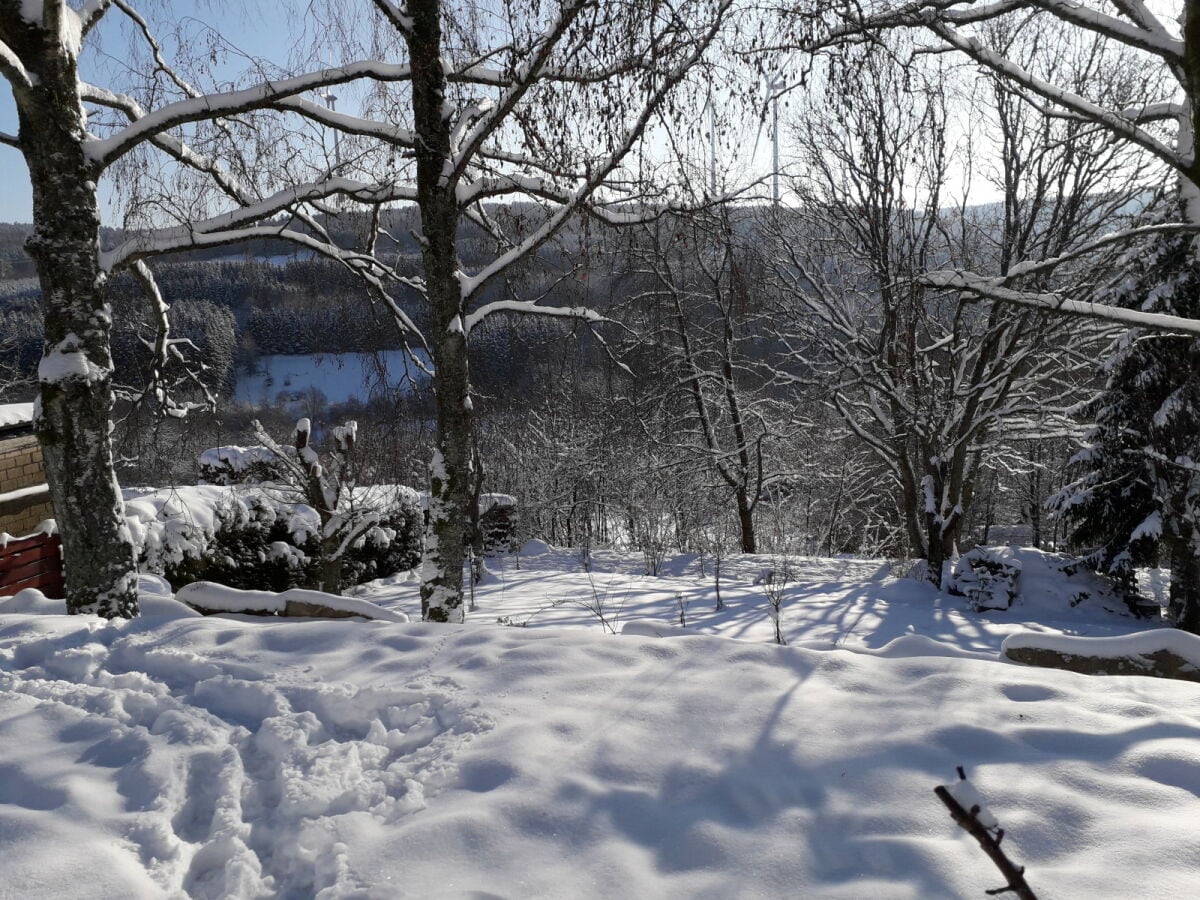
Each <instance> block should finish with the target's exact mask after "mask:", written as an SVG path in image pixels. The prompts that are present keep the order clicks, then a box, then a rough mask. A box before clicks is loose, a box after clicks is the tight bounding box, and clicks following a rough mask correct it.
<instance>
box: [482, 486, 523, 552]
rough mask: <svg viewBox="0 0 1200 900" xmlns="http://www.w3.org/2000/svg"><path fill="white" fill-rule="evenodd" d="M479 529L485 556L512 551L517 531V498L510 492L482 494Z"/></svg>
mask: <svg viewBox="0 0 1200 900" xmlns="http://www.w3.org/2000/svg"><path fill="white" fill-rule="evenodd" d="M479 530H480V531H481V532H482V543H483V554H484V556H501V555H506V554H509V553H512V552H513V550H514V549H516V547H515V541H516V531H517V499H516V498H515V497H511V496H509V495H508V494H481V495H480V497H479Z"/></svg>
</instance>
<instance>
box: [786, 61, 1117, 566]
mask: <svg viewBox="0 0 1200 900" xmlns="http://www.w3.org/2000/svg"><path fill="white" fill-rule="evenodd" d="M911 49H912V48H911V45H909V46H908V47H907V51H908V52H911ZM889 50H890V52H889ZM905 50H906V47H905V45H904V43H903V42H895V43H893V45H892V47H891V48H889V47H886V46H878V45H873V46H869V47H854V48H849V49H846V50H845V51H843V52H842V53H841V54H840V55H839V56H837V57H835V58H834V59H833V60H832V61H831V62H830V65H829V69H828V70H827V72H826V84H827V91H826V93H825V95H824V97H822V98H817V99H814V101H813V102H812V104H811V105H809V106H808V107H807V108H806V110H805V112H804V113H803V114H802V115H801V117H800V118H799V119H798V122H797V130H796V133H795V140H796V143H797V146H798V148H799V152H800V155H801V161H802V164H803V169H804V174H802V175H800V176H799V177H798V178H797V179H796V180H795V184H794V190H795V191H796V192H797V193H798V194H799V195H800V197H801V198H802V200H803V201H804V202H803V205H802V206H801V207H800V209H799V210H798V211H797V212H795V213H794V214H790V213H788V214H782V215H781V216H780V217H779V218H778V220H777V221H778V242H777V243H778V246H779V248H780V258H781V260H782V263H781V265H780V266H779V269H778V275H779V281H780V287H781V289H782V291H783V293H784V295H785V296H786V297H789V298H791V301H792V302H793V303H794V304H795V321H796V322H797V323H798V324H799V326H800V327H799V329H798V331H797V332H796V333H795V334H793V335H792V336H791V337H789V338H788V342H789V345H790V346H791V348H792V352H793V355H794V356H796V357H799V358H802V359H806V360H809V361H811V362H812V363H813V364H814V368H813V370H812V371H811V372H809V373H808V374H807V375H806V376H804V377H802V378H801V379H800V380H801V381H806V382H809V383H811V382H812V381H814V380H817V381H819V382H823V383H825V384H828V385H831V388H830V390H829V392H828V394H827V396H828V399H829V402H830V403H831V404H832V405H833V406H834V408H836V409H837V411H838V412H839V414H840V415H841V416H842V418H843V419H844V420H845V422H846V423H847V425H848V426H849V427H850V428H851V430H852V431H853V432H854V434H855V435H856V436H857V437H858V438H859V439H860V440H861V441H863V442H864V443H865V444H866V446H868V447H869V448H871V450H872V451H873V453H874V454H875V455H876V457H877V458H878V460H879V461H880V462H881V463H882V464H883V465H885V466H886V467H887V469H888V470H889V472H890V473H891V476H892V478H893V479H894V484H895V486H896V490H897V496H898V500H897V506H898V507H899V509H900V511H901V515H902V520H903V527H904V529H905V532H906V534H907V536H908V540H909V543H910V549H911V551H912V552H913V553H914V554H915V555H918V556H920V557H923V558H925V559H927V560H928V561H929V566H928V570H927V571H928V577H929V579H930V580H931V581H933V582H935V583H939V584H940V582H941V578H942V571H943V564H944V562H945V560H946V559H948V558H949V557H950V555H951V553H952V552H953V550H954V547H955V545H956V542H957V541H958V539H959V537H960V535H961V531H962V527H963V524H964V521H965V519H964V516H965V512H966V510H967V509H968V508H969V506H970V504H971V502H972V500H973V497H974V493H975V490H976V484H977V480H978V477H979V474H980V471H981V467H982V466H983V465H985V463H986V462H990V461H992V460H994V458H995V457H996V456H997V454H999V453H1000V452H1001V451H1002V450H1003V449H1004V448H1005V447H1006V446H1010V445H1008V444H1006V443H1005V442H1006V441H1011V440H1013V439H1015V438H1018V437H1037V436H1039V435H1044V434H1054V433H1062V432H1063V430H1064V429H1067V428H1069V427H1070V422H1069V421H1068V420H1067V419H1066V417H1065V415H1064V414H1063V413H1064V412H1065V409H1066V407H1067V406H1068V405H1069V403H1070V401H1071V400H1072V399H1073V390H1072V388H1073V384H1072V379H1071V377H1070V374H1071V371H1072V369H1073V368H1077V367H1078V366H1079V365H1080V364H1081V361H1082V360H1081V357H1080V355H1079V354H1078V353H1077V352H1074V351H1072V350H1071V349H1070V342H1068V341H1067V340H1066V337H1067V336H1068V334H1070V335H1071V337H1072V339H1074V338H1076V337H1078V335H1077V334H1076V333H1075V332H1069V331H1068V329H1066V328H1065V327H1064V326H1063V324H1062V323H1061V322H1059V321H1056V320H1054V319H1051V318H1049V317H1047V316H1045V315H1038V314H1034V313H1029V312H1020V311H1013V310H1010V309H1007V308H1005V307H1003V306H994V305H986V304H985V305H979V304H975V305H970V304H968V305H964V304H962V303H961V302H960V299H961V298H960V297H958V296H957V295H956V294H954V293H953V292H945V291H942V290H938V289H934V286H932V285H930V284H929V283H928V282H926V281H925V280H924V279H923V278H922V275H923V273H925V272H927V271H929V270H930V269H932V268H937V267H939V266H944V265H946V264H947V263H950V262H952V261H954V260H969V261H971V264H975V265H981V266H982V265H988V266H1002V267H1003V266H1008V265H1011V264H1012V260H1013V258H1014V257H1013V254H1014V253H1020V252H1022V251H1021V250H1020V249H1017V248H1021V247H1025V246H1028V245H1030V244H1036V243H1039V242H1040V243H1042V244H1049V245H1050V246H1053V247H1055V248H1066V247H1070V246H1076V245H1077V244H1078V242H1080V241H1081V240H1084V239H1086V238H1087V236H1088V235H1089V234H1092V233H1094V232H1095V230H1096V229H1098V228H1100V227H1101V221H1102V220H1103V218H1104V217H1103V216H1102V215H1099V214H1096V213H1095V212H1094V211H1093V208H1092V206H1091V205H1090V204H1093V203H1099V202H1100V201H1095V200H1090V199H1089V197H1090V193H1091V191H1092V189H1093V187H1094V185H1095V183H1096V181H1097V180H1098V179H1101V180H1102V179H1103V178H1105V177H1106V173H1107V171H1108V169H1107V168H1106V166H1105V164H1104V161H1105V157H1104V154H1103V152H1097V148H1096V146H1095V145H1096V144H1100V143H1102V142H1100V141H1097V140H1095V139H1094V136H1093V138H1092V140H1091V141H1090V142H1089V140H1088V135H1086V134H1082V135H1081V134H1071V133H1068V134H1060V133H1057V132H1047V131H1045V130H1043V131H1042V132H1036V133H1035V134H1034V135H1033V136H1031V135H1030V134H1028V133H1027V132H1028V131H1029V129H1028V128H1018V127H1016V126H1014V125H1013V124H1012V122H1011V121H1005V120H1004V119H1003V116H1001V117H1000V119H1001V130H1002V134H1003V135H1004V138H1005V144H1004V150H1005V153H1004V154H1003V155H1002V157H1001V158H1002V159H1003V160H1004V162H1003V163H1002V172H1001V181H1002V184H1003V189H1004V197H1005V203H1004V205H1003V218H1002V220H1001V221H998V222H997V221H994V220H993V217H991V216H990V214H989V211H988V210H986V208H985V209H983V210H980V209H975V208H971V207H969V206H968V205H967V204H966V200H965V197H966V196H967V193H966V192H967V189H968V188H969V185H967V186H962V187H960V188H958V189H959V190H961V191H962V193H961V194H959V196H958V198H957V205H955V203H954V202H953V201H954V200H955V198H954V197H953V196H952V192H953V191H955V188H954V186H952V184H951V182H950V178H949V172H950V167H951V165H952V161H954V162H956V163H958V164H964V165H965V164H966V162H967V161H968V159H969V154H963V155H961V156H959V155H957V151H956V148H955V146H954V145H953V144H952V143H951V134H952V128H951V124H950V123H951V117H952V115H953V114H954V110H955V105H954V102H953V101H952V99H951V97H950V95H949V90H950V86H949V82H948V80H947V75H946V74H945V72H944V71H943V70H942V69H941V68H940V67H935V66H932V65H921V64H920V62H919V58H918V60H916V61H911V60H906V58H905V57H904V56H903V55H902V56H900V58H899V59H897V57H896V56H895V54H896V53H897V52H901V53H903V52H904V51H905ZM999 96H1001V98H1002V99H1003V96H1004V95H1003V94H1001V95H999ZM1035 138H1036V139H1035ZM1055 147H1062V148H1065V149H1062V150H1052V149H1051V148H1055ZM1080 160H1082V162H1080ZM1089 160H1095V161H1096V164H1095V165H1094V167H1092V168H1089ZM1004 166H1007V168H1003V167H1004ZM1102 183H1103V182H1102ZM1063 185H1065V186H1066V188H1067V190H1066V191H1065V192H1062V191H1060V190H1059V188H1060V187H1062V186H1063ZM1031 187H1032V188H1033V189H1032V190H1031ZM1127 198H1128V189H1126V192H1125V193H1123V194H1121V200H1118V201H1116V203H1117V204H1119V203H1120V202H1123V201H1124V200H1125V199H1127ZM1113 202H1114V201H1113V199H1112V198H1108V199H1106V200H1105V201H1104V203H1103V204H1101V208H1102V210H1103V209H1107V208H1108V207H1107V204H1109V203H1113ZM1076 331H1077V330H1076ZM1049 347H1055V348H1056V352H1054V353H1048V352H1046V351H1047V348H1049ZM1056 411H1057V414H1056Z"/></svg>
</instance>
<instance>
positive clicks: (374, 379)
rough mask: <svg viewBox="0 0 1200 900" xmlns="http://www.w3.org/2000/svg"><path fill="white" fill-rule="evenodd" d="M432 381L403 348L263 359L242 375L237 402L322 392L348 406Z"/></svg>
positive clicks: (236, 391)
mask: <svg viewBox="0 0 1200 900" xmlns="http://www.w3.org/2000/svg"><path fill="white" fill-rule="evenodd" d="M426 378H427V376H426V375H425V373H424V372H422V371H421V370H420V369H419V368H417V367H416V366H415V365H414V364H413V361H412V358H411V357H410V356H409V354H408V353H406V352H405V351H403V350H386V351H384V352H382V353H322V354H315V355H303V356H301V355H278V356H263V357H260V358H259V360H258V364H257V366H256V367H255V369H254V371H253V372H249V373H246V372H240V373H239V374H238V379H237V385H236V387H235V389H234V400H235V401H236V402H237V403H250V404H262V405H270V404H273V403H275V402H277V401H278V400H280V399H283V400H296V399H299V400H303V399H305V397H306V396H307V395H308V394H309V392H310V391H312V390H317V391H320V393H321V394H323V395H324V396H325V399H326V400H327V401H328V402H330V403H345V402H347V401H349V400H352V399H361V400H367V399H369V398H370V397H372V396H374V395H375V394H377V393H379V392H380V391H386V390H392V389H394V388H396V387H398V386H403V385H407V384H410V380H411V381H415V382H417V383H418V384H419V383H423V382H424V381H425V379H426Z"/></svg>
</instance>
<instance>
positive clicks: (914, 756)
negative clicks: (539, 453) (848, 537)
mask: <svg viewBox="0 0 1200 900" xmlns="http://www.w3.org/2000/svg"><path fill="white" fill-rule="evenodd" d="M762 559H766V558H765V557H764V558H762ZM759 561H760V562H761V561H762V560H761V559H760V560H759ZM636 563H637V560H636V558H635V557H633V556H629V555H625V556H620V555H617V554H612V555H611V556H608V557H602V558H598V559H597V561H596V566H595V567H594V571H593V573H592V576H591V577H592V579H593V581H594V582H595V583H596V584H597V585H603V584H605V580H606V579H608V580H610V581H612V592H613V593H614V594H616V593H618V592H622V591H623V592H626V594H627V596H626V600H625V606H624V607H623V609H622V611H621V614H620V615H621V617H623V618H626V619H627V620H629V619H633V618H637V617H647V616H648V617H650V618H654V619H658V620H660V621H661V620H663V619H665V618H666V617H667V615H668V610H669V609H670V608H671V605H675V604H677V601H676V599H675V597H676V595H677V594H680V593H683V592H685V591H687V592H690V593H691V594H692V595H693V605H692V606H691V607H690V608H689V611H688V615H689V616H690V617H692V618H690V619H689V626H688V629H687V630H688V631H694V630H701V631H705V632H708V633H707V634H700V635H698V636H693V637H690V638H687V639H677V638H669V637H668V638H652V637H638V636H632V635H629V634H618V635H612V634H608V633H607V632H606V631H604V630H602V628H601V627H600V625H599V623H598V620H597V619H596V618H595V617H594V616H591V615H590V614H589V613H587V612H586V611H583V610H581V609H580V608H579V607H572V606H571V604H569V603H562V604H559V605H558V606H557V607H555V608H554V609H550V610H545V611H544V612H542V613H541V614H539V615H537V616H535V617H534V618H533V619H532V620H530V621H529V625H528V627H525V628H521V627H500V626H497V625H495V624H492V623H494V622H495V620H496V618H498V617H499V616H500V615H508V616H510V620H512V619H516V618H518V617H519V616H523V615H525V613H524V612H521V610H526V609H536V608H537V607H538V606H539V605H540V604H544V603H545V602H552V601H554V600H556V599H560V598H564V597H567V596H569V594H570V590H571V586H572V585H574V587H576V588H578V587H579V586H580V585H587V584H588V576H587V574H586V573H583V572H582V571H581V570H580V569H579V568H578V566H577V565H575V566H573V567H572V566H571V565H570V557H569V556H568V555H567V554H559V553H556V552H555V551H547V552H545V553H543V554H540V557H533V556H530V557H528V558H524V559H523V560H522V563H521V569H520V570H519V571H518V570H516V569H515V568H511V567H512V566H513V565H514V563H513V561H512V560H506V561H504V563H503V564H500V563H498V562H496V561H492V562H491V563H490V564H491V566H492V568H493V569H494V570H495V571H494V574H493V575H492V576H491V577H490V579H489V580H490V583H489V584H487V585H486V586H485V589H484V590H483V591H481V592H480V593H479V594H478V596H477V610H476V611H475V612H474V613H472V614H471V615H470V620H469V621H468V624H467V625H466V626H462V627H454V626H450V627H447V626H436V625H425V624H416V623H413V624H391V623H384V622H370V623H368V622H356V621H336V622H335V621H310V622H295V621H278V622H274V623H272V622H270V621H269V620H265V621H264V620H262V619H250V618H248V617H247V618H239V617H237V616H230V617H210V618H195V617H194V614H189V612H188V611H186V610H184V609H183V608H182V607H180V606H179V605H178V604H175V603H174V602H173V601H171V600H169V599H167V598H165V597H162V596H161V583H160V582H156V581H154V580H153V579H150V580H148V581H147V582H146V584H145V588H146V589H147V590H150V591H155V592H158V593H159V596H158V597H157V599H154V598H152V597H151V595H150V594H146V595H144V596H145V598H146V600H147V601H149V602H148V603H147V612H148V613H149V615H148V616H146V617H143V618H142V619H139V620H134V621H132V622H123V621H120V620H118V621H116V622H114V623H106V622H103V621H101V620H99V619H95V618H90V617H71V618H68V617H65V616H57V615H46V614H45V612H46V610H48V609H53V608H57V607H56V604H54V603H52V602H49V601H48V602H46V603H45V604H33V605H32V607H33V608H31V604H30V603H29V601H28V600H27V599H26V600H25V601H24V602H20V598H18V599H17V600H13V601H7V602H6V603H5V604H3V605H0V760H2V762H0V767H2V770H3V771H2V772H0V829H2V832H3V834H5V835H6V837H5V845H6V852H5V853H4V854H3V855H2V856H0V884H3V885H4V886H5V891H7V892H9V893H8V895H9V896H14V897H22V898H50V897H55V898H57V897H97V896H105V897H137V898H141V897H147V898H149V897H160V896H185V895H186V896H190V897H205V898H217V897H267V896H282V897H295V898H302V897H303V898H307V897H324V898H333V897H378V898H385V897H386V898H391V897H405V896H411V897H431V896H433V897H438V896H441V897H467V896H473V897H482V896H490V897H495V896H499V897H573V898H585V897H681V898H682V897H699V896H708V897H734V896H736V897H844V898H863V897H873V898H875V897H878V898H893V897H895V898H901V897H904V898H909V897H911V898H917V897H920V898H931V897H948V898H949V897H974V896H982V895H983V894H982V892H983V890H984V889H985V888H993V887H998V886H999V885H1000V880H999V879H998V876H997V874H996V872H995V870H994V869H993V868H992V867H991V865H990V863H989V862H988V861H987V860H986V859H985V858H984V857H983V855H982V854H981V853H980V852H979V850H978V848H977V847H975V846H974V844H973V843H972V842H971V841H970V839H969V838H968V837H967V836H966V835H964V834H963V833H962V832H961V831H959V830H958V829H957V828H956V827H955V826H954V824H953V823H952V822H951V820H950V818H949V816H948V815H947V813H946V811H945V810H944V809H943V808H942V807H941V805H940V804H939V803H938V801H937V799H936V798H935V797H934V795H933V787H934V786H935V785H937V784H939V783H944V782H947V781H950V780H952V779H953V778H954V767H955V766H956V765H964V766H966V768H967V769H968V771H969V773H970V775H971V777H972V780H973V782H974V784H975V785H976V786H977V787H978V788H979V790H980V791H981V792H982V793H983V795H984V796H985V798H986V800H987V803H988V805H989V806H990V808H991V810H992V811H993V812H994V813H995V814H996V816H997V817H998V818H999V820H1000V823H1001V825H1003V826H1004V827H1005V828H1006V829H1008V833H1009V836H1008V838H1007V839H1006V841H1005V846H1006V847H1007V849H1008V851H1009V853H1010V854H1011V855H1012V856H1013V857H1014V858H1015V859H1016V860H1017V861H1019V862H1021V863H1023V864H1026V865H1027V866H1028V871H1029V879H1030V883H1031V884H1032V885H1033V886H1034V887H1035V889H1037V890H1038V891H1039V896H1043V897H1112V898H1129V897H1185V896H1193V895H1195V894H1196V893H1197V891H1200V851H1197V849H1196V847H1195V844H1194V842H1191V841H1189V840H1181V839H1180V837H1181V835H1180V830H1179V829H1180V823H1185V822H1190V821H1196V820H1197V817H1200V751H1198V750H1197V746H1196V740H1195V737H1196V734H1197V733H1198V729H1200V705H1198V703H1197V701H1198V700H1200V686H1198V685H1195V684H1187V683H1182V682H1168V681H1161V680H1151V679H1148V678H1122V677H1113V678H1107V679H1098V678H1088V677H1086V676H1081V675H1075V674H1072V673H1068V672H1060V671H1055V670H1046V669H1033V668H1026V667H1022V666H1017V665H1013V664H1010V663H1004V662H999V661H997V657H996V652H995V651H996V649H997V648H998V645H999V642H1000V640H1001V639H1002V638H1003V636H1004V635H1005V634H1008V633H1013V632H1015V631H1018V630H1021V629H1022V628H1028V627H1030V624H1031V622H1032V620H1031V619H1030V617H1029V614H1030V613H1031V612H1032V613H1037V614H1038V615H1039V616H1040V615H1041V614H1044V613H1045V612H1046V607H1047V604H1043V605H1042V606H1041V607H1028V606H1023V605H1022V604H1017V605H1016V606H1014V608H1013V609H1012V610H1010V611H1007V612H1005V613H991V614H989V615H987V616H978V615H975V614H972V613H969V612H967V611H966V610H965V607H964V606H963V605H962V601H961V600H959V599H957V598H936V597H935V596H933V595H932V593H931V592H930V591H929V590H928V589H927V588H926V587H925V586H922V585H916V584H914V583H912V582H904V581H896V580H892V579H888V578H886V577H885V575H886V573H885V572H884V571H883V569H882V565H881V564H879V563H871V562H862V561H855V560H822V561H816V560H814V561H795V566H796V568H795V570H794V572H793V575H794V577H795V583H794V586H793V587H792V588H791V589H790V590H792V591H793V593H792V594H791V600H790V601H789V602H788V603H786V604H785V611H784V615H785V622H788V623H790V624H789V625H788V637H789V640H791V641H792V643H793V644H794V646H790V647H778V646H774V645H771V644H769V643H765V642H764V638H765V636H767V635H769V634H770V629H769V624H766V625H764V622H765V620H766V616H765V615H764V613H763V602H762V589H761V587H756V586H754V585H753V584H752V583H751V582H752V581H753V580H754V577H756V574H755V573H752V572H751V571H750V568H751V567H750V566H749V564H748V563H745V562H743V563H742V564H741V566H730V567H729V572H728V573H727V575H726V578H727V579H728V581H727V586H726V588H725V590H724V594H725V602H726V603H727V604H728V606H727V609H726V611H725V613H724V614H714V613H712V612H711V602H712V599H713V598H712V595H711V593H710V592H709V588H708V587H707V586H710V585H711V579H709V580H707V581H704V582H702V581H700V580H699V579H698V578H697V576H696V573H695V564H696V560H694V559H688V558H682V559H678V560H674V561H672V562H670V563H669V564H668V567H667V568H668V569H670V570H671V573H670V574H668V575H665V576H663V577H661V578H658V579H647V578H645V577H643V576H639V575H638V574H637V573H636V572H635V571H634V570H635V569H636ZM595 570H600V571H595ZM617 570H623V572H624V574H618V573H617ZM758 574H761V573H758ZM618 578H619V579H620V581H617V579H618ZM394 581H396V582H397V583H396V584H393V585H387V584H382V583H376V584H375V585H373V586H370V587H369V588H368V589H367V590H366V591H365V592H366V593H368V594H374V595H376V596H377V597H380V596H383V595H385V594H386V593H387V592H389V591H390V592H392V596H393V599H394V600H395V602H396V605H398V606H401V607H403V606H406V605H407V604H408V602H409V600H408V599H407V595H403V594H404V591H407V590H408V589H409V585H408V582H405V581H404V580H403V579H394ZM706 585H707V586H706ZM401 595H403V596H401ZM756 597H757V599H755V598H756ZM702 606H703V607H707V609H705V608H701V607H702ZM17 609H21V610H22V611H20V612H18V611H17ZM38 610H40V614H39V612H38ZM504 610H507V612H503V611H504ZM1023 610H1024V612H1023ZM1059 613H1060V620H1059V622H1058V624H1057V625H1047V624H1046V622H1045V621H1040V622H1036V623H1033V627H1034V628H1037V629H1039V630H1042V631H1051V632H1054V633H1065V632H1073V633H1103V634H1109V635H1111V634H1117V633H1121V632H1122V631H1135V630H1139V629H1144V628H1145V627H1146V623H1145V622H1141V623H1138V622H1135V621H1134V620H1132V619H1129V618H1127V617H1122V616H1118V615H1115V614H1113V613H1112V612H1108V611H1106V610H1104V609H1102V608H1100V607H1098V606H1097V607H1092V608H1087V607H1085V605H1083V604H1081V605H1080V606H1078V607H1076V608H1073V609H1072V608H1070V607H1069V606H1067V605H1065V604H1064V608H1063V609H1061V610H1059ZM721 615H724V618H721ZM1072 615H1073V616H1074V619H1073V620H1072V619H1071V618H1070V617H1071V616H1072ZM556 618H557V621H555V619H556ZM539 622H541V623H542V624H543V625H547V626H548V625H550V624H556V625H558V626H560V627H537V626H538V625H539ZM693 622H694V623H695V624H694V625H693V624H691V623H693ZM572 625H574V626H578V627H561V626H572ZM618 627H620V626H618ZM676 627H677V622H676ZM721 634H725V635H729V636H730V637H736V638H739V639H738V640H731V639H729V638H728V637H720V636H718V635H721ZM835 644H836V645H837V649H828V648H831V647H833V646H834V645H835ZM817 646H821V647H823V648H825V649H820V650H816V649H811V648H812V647H817ZM971 657H974V658H971Z"/></svg>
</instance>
